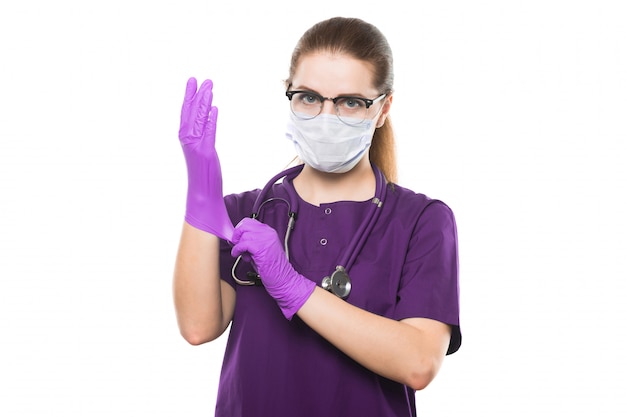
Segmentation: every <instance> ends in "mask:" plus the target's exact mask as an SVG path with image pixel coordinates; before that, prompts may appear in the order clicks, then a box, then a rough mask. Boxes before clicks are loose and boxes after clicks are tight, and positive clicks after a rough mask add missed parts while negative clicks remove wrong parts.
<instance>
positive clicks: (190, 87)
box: [181, 77, 198, 116]
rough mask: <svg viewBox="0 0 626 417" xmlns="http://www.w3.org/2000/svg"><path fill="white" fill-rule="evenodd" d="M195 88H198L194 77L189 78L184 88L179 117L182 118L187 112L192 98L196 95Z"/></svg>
mask: <svg viewBox="0 0 626 417" xmlns="http://www.w3.org/2000/svg"><path fill="white" fill-rule="evenodd" d="M197 87H198V82H197V81H196V79H195V78H194V77H191V78H189V79H188V80H187V86H186V87H185V98H184V99H183V109H182V111H181V116H184V115H185V114H186V113H187V111H188V110H189V107H190V106H191V102H192V99H193V96H194V95H195V94H196V88H197Z"/></svg>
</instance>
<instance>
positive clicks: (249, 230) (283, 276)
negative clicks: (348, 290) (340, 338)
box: [231, 218, 315, 320]
mask: <svg viewBox="0 0 626 417" xmlns="http://www.w3.org/2000/svg"><path fill="white" fill-rule="evenodd" d="M232 242H233V244H234V246H233V249H232V250H231V254H232V255H233V256H234V257H237V256H239V255H246V254H249V255H250V257H251V258H252V265H253V266H254V267H255V269H256V270H257V272H258V274H259V275H260V276H261V281H262V282H263V285H264V286H265V289H266V290H267V292H268V293H269V295H271V296H272V298H274V300H276V302H277V303H278V306H279V307H280V309H281V310H282V312H283V314H284V316H285V317H286V318H287V319H288V320H291V318H292V317H293V316H294V314H296V313H297V312H298V310H300V307H302V305H303V304H304V303H305V302H306V300H308V299H309V297H310V296H311V294H312V293H313V290H314V289H315V283H314V282H313V281H310V280H308V279H307V278H305V277H304V276H302V275H300V274H299V273H297V272H296V270H295V269H293V266H291V264H290V263H289V260H288V259H287V255H286V254H285V251H284V249H283V245H282V243H281V242H280V239H279V238H278V234H277V233H276V230H274V229H272V228H271V227H270V226H268V225H266V224H265V223H261V222H259V221H258V220H254V219H251V218H245V219H243V220H242V221H241V222H239V224H238V225H237V227H235V231H234V233H233V240H232Z"/></svg>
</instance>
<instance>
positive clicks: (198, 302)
mask: <svg viewBox="0 0 626 417" xmlns="http://www.w3.org/2000/svg"><path fill="white" fill-rule="evenodd" d="M392 84H393V63H392V55H391V50H390V48H389V46H388V44H387V41H386V39H385V38H384V36H383V35H382V34H381V33H380V32H379V31H378V29H376V28H375V27H374V26H372V25H370V24H368V23H366V22H363V21H361V20H359V19H348V18H333V19H329V20H326V21H323V22H320V23H318V24H316V25H314V26H313V27H312V28H310V29H309V30H308V31H307V32H306V33H305V34H304V35H303V37H302V38H301V39H300V41H299V43H298V44H297V46H296V48H295V50H294V53H293V56H292V60H291V67H290V73H289V78H288V79H287V80H286V88H287V92H286V94H287V99H288V100H289V101H290V105H291V110H292V112H291V114H290V122H289V127H288V131H287V137H288V138H289V139H290V140H291V141H292V142H293V143H294V146H295V149H296V152H297V154H298V156H299V158H300V160H301V161H302V162H303V165H301V166H297V167H295V168H292V169H291V170H290V171H289V172H288V173H287V175H286V176H285V178H284V179H283V180H282V182H278V183H276V184H274V182H273V181H271V182H270V185H269V186H268V187H267V190H265V191H263V192H261V190H254V191H250V192H245V193H242V194H238V195H229V196H227V197H226V198H224V199H222V189H221V171H220V167H219V160H218V158H217V154H216V153H215V148H214V143H215V124H216V120H217V109H216V108H215V107H211V100H212V93H211V88H212V84H211V82H210V81H206V82H205V83H203V85H202V86H201V87H200V89H199V90H198V91H197V92H196V82H195V79H190V81H189V82H188V85H187V91H186V95H185V101H184V104H183V111H182V117H181V130H180V134H179V136H180V139H181V143H182V145H183V151H184V154H185V158H186V162H187V167H188V176H189V184H188V197H187V212H186V216H185V219H186V222H185V225H184V228H183V233H182V238H181V243H180V248H179V252H178V258H177V263H176V271H175V277H174V296H175V306H176V312H177V317H178V323H179V327H180V330H181V333H182V335H183V337H184V338H185V339H186V340H187V341H188V342H189V343H191V344H194V345H196V344H201V343H205V342H208V341H211V340H213V339H215V338H217V337H219V336H220V335H221V334H222V333H223V332H224V331H225V330H226V328H227V327H228V326H229V325H230V326H231V329H230V334H229V339H228V344H227V347H226V352H225V357H224V363H223V368H222V374H221V379H220V386H219V392H218V398H217V406H216V415H217V416H229V417H233V416H343V417H346V416H359V417H362V416H414V415H415V395H414V394H415V390H420V389H423V388H424V387H426V386H427V385H428V384H429V383H430V382H431V381H432V380H433V378H434V377H435V375H436V374H437V371H438V370H439V368H440V366H441V363H442V361H443V358H444V356H445V355H446V354H451V353H453V352H455V351H456V350H457V349H458V348H459V346H460V344H461V333H460V328H459V311H458V278H457V275H458V274H457V263H458V262H457V242H456V226H455V220H454V217H453V214H452V212H451V211H450V209H449V208H448V207H447V206H446V205H445V204H444V203H442V202H441V201H437V200H432V199H429V198H428V197H426V196H424V195H422V194H416V193H414V192H412V191H410V190H408V189H406V188H403V187H400V186H399V185H396V184H394V183H393V181H395V175H396V172H395V171H396V169H395V157H394V141H393V140H394V139H393V131H392V128H391V125H390V122H389V111H390V108H391V104H392V100H393V85H392ZM207 115H208V116H207ZM385 177H386V179H385ZM259 194H261V197H260V198H258V197H259ZM257 199H258V201H257ZM224 202H225V204H224ZM255 203H256V207H253V206H255ZM372 203H374V204H372ZM259 206H260V207H259ZM253 212H256V214H255V215H254V216H253V217H255V218H254V219H253V218H250V214H251V213H253ZM292 212H297V214H295V215H292V217H293V219H292V217H290V213H292ZM259 220H261V221H259ZM293 222H295V224H294V223H293ZM232 224H237V226H236V227H235V228H233V226H232ZM279 236H280V237H279ZM284 236H286V239H285V240H286V241H287V243H286V244H285V242H284V241H283V239H284V238H283V237H284ZM218 237H220V238H222V239H218ZM338 266H340V267H338ZM329 281H330V283H329ZM240 284H244V285H240ZM247 284H251V285H247ZM329 290H332V291H329Z"/></svg>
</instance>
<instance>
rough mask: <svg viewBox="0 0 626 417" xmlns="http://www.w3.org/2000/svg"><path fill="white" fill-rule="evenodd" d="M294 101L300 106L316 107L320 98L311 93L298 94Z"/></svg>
mask: <svg viewBox="0 0 626 417" xmlns="http://www.w3.org/2000/svg"><path fill="white" fill-rule="evenodd" d="M296 99H297V100H298V102H300V103H301V104H304V105H307V106H310V105H318V104H319V103H320V98H319V97H318V96H317V95H315V94H313V93H298V94H296Z"/></svg>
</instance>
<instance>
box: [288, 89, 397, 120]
mask: <svg viewBox="0 0 626 417" xmlns="http://www.w3.org/2000/svg"><path fill="white" fill-rule="evenodd" d="M298 93H305V94H309V95H311V96H315V97H317V98H318V99H319V101H320V111H319V113H317V114H316V115H315V116H313V117H310V118H308V119H304V120H311V119H315V118H316V117H317V116H319V115H320V114H322V109H323V108H324V102H325V101H326V100H330V101H332V102H333V107H334V108H335V115H336V116H337V117H338V118H339V120H341V121H343V120H342V119H341V116H340V115H339V110H338V109H337V101H338V100H342V99H353V100H362V101H364V102H365V110H368V111H369V108H370V107H371V106H372V105H374V104H376V103H378V102H379V101H380V100H382V99H383V98H385V97H386V96H387V93H382V94H381V95H379V96H378V97H376V98H373V99H372V98H366V97H358V96H337V97H324V96H323V95H321V94H318V93H316V92H314V91H309V90H287V91H285V95H286V96H287V98H289V102H290V103H291V101H292V99H293V96H294V94H298ZM289 107H290V108H291V111H292V112H293V107H291V105H290V106H289ZM294 114H295V113H294ZM366 119H367V116H366V117H365V118H363V120H366ZM344 123H345V122H344Z"/></svg>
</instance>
